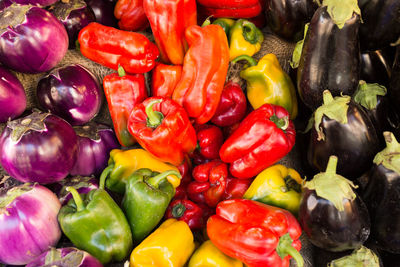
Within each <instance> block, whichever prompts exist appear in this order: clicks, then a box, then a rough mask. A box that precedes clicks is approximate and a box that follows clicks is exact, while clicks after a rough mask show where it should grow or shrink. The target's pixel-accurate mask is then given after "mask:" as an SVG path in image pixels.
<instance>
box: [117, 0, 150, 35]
mask: <svg viewBox="0 0 400 267" xmlns="http://www.w3.org/2000/svg"><path fill="white" fill-rule="evenodd" d="M114 16H115V18H117V19H118V20H119V21H118V27H119V28H120V29H121V30H127V31H143V30H145V29H146V28H147V27H148V26H149V21H148V19H147V17H146V14H145V13H144V9H143V0H118V1H117V3H116V4H115V8H114Z"/></svg>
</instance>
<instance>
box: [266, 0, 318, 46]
mask: <svg viewBox="0 0 400 267" xmlns="http://www.w3.org/2000/svg"><path fill="white" fill-rule="evenodd" d="M317 8H318V5H317V3H316V2H315V1H314V0H267V1H266V7H265V16H266V20H267V25H268V26H269V28H270V29H271V30H272V31H273V32H274V33H275V34H276V35H278V36H280V37H282V38H284V39H286V40H287V41H289V42H297V41H299V40H300V39H302V37H303V29H304V25H305V24H306V23H307V22H309V21H310V20H311V18H312V16H313V15H314V12H315V10H316V9H317Z"/></svg>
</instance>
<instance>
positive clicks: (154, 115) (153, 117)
mask: <svg viewBox="0 0 400 267" xmlns="http://www.w3.org/2000/svg"><path fill="white" fill-rule="evenodd" d="M160 102H162V100H161V99H155V100H153V101H151V102H150V103H148V104H147V106H146V109H145V111H146V115H147V126H148V127H151V128H157V127H158V126H159V125H160V124H161V123H162V120H163V119H164V115H163V114H162V113H161V112H158V111H154V110H153V106H154V105H155V104H157V103H160Z"/></svg>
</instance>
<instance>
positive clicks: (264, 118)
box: [219, 104, 296, 178]
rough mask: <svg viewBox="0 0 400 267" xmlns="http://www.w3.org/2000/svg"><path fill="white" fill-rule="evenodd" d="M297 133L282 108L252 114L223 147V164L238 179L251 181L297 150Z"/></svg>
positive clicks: (268, 107) (267, 107) (265, 107)
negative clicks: (227, 165) (293, 149)
mask: <svg viewBox="0 0 400 267" xmlns="http://www.w3.org/2000/svg"><path fill="white" fill-rule="evenodd" d="M295 139H296V132H295V129H294V125H293V122H292V121H290V120H289V113H288V112H287V111H286V109H284V108H283V107H281V106H276V105H272V104H264V105H262V106H261V107H259V108H258V109H256V110H254V111H253V112H251V113H250V114H249V115H248V116H247V117H246V118H244V120H243V121H242V122H241V123H240V125H239V127H238V128H237V129H236V130H235V131H234V132H233V134H232V135H231V136H230V137H229V138H228V139H227V140H226V141H225V143H224V144H223V145H222V147H221V149H220V151H219V155H220V157H221V160H222V161H224V162H227V163H231V165H230V167H229V170H230V172H231V174H232V175H233V176H234V177H237V178H251V177H253V176H256V175H257V174H258V173H260V172H261V171H262V170H264V169H265V168H267V167H269V166H271V165H272V164H274V163H276V162H277V161H279V160H280V159H282V158H283V157H284V156H286V154H288V153H289V152H290V150H291V149H292V148H293V145H294V142H295Z"/></svg>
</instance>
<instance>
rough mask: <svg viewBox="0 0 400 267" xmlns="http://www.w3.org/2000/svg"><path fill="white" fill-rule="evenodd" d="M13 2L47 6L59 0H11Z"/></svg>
mask: <svg viewBox="0 0 400 267" xmlns="http://www.w3.org/2000/svg"><path fill="white" fill-rule="evenodd" d="M10 2H12V3H16V4H19V5H32V6H39V7H45V6H49V5H51V4H54V3H55V2H57V0H10Z"/></svg>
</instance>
